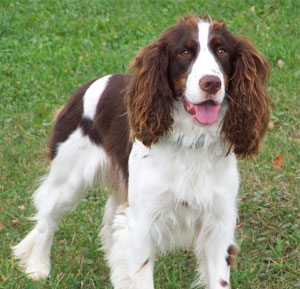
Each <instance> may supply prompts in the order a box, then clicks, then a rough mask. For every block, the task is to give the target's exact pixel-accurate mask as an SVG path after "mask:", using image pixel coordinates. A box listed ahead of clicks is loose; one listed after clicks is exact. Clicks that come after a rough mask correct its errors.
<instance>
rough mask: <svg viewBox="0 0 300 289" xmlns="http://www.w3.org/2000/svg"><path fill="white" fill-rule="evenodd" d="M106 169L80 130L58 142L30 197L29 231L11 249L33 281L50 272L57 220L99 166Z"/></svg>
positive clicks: (76, 199)
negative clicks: (31, 225)
mask: <svg viewBox="0 0 300 289" xmlns="http://www.w3.org/2000/svg"><path fill="white" fill-rule="evenodd" d="M106 166H107V157H106V153H105V152H104V150H103V149H102V148H100V147H98V146H96V145H95V144H93V143H92V142H91V141H90V140H89V138H88V136H83V134H82V132H81V130H80V129H77V130H75V131H74V132H73V133H72V134H71V135H70V137H69V138H68V139H67V140H66V141H65V142H64V143H62V144H61V145H60V146H59V148H58V152H57V155H56V157H55V158H54V160H53V161H52V163H51V168H50V172H49V174H48V175H47V176H46V177H44V180H43V181H42V184H41V185H40V187H39V188H38V189H37V191H36V192H35V194H34V197H33V199H34V204H35V206H36V208H37V211H38V212H37V214H36V215H35V216H34V218H33V219H34V220H36V225H35V227H34V228H33V230H32V231H31V232H30V233H29V234H28V235H27V236H26V238H25V239H24V240H23V241H21V242H20V243H19V244H18V245H17V246H15V247H14V248H13V250H14V255H15V257H16V258H18V259H20V264H21V267H22V268H23V269H24V271H25V273H32V274H30V277H32V278H33V279H40V278H45V277H47V275H48V274H49V272H50V249H51V244H52V239H53V235H54V233H55V231H56V228H57V226H58V223H59V221H60V219H61V217H62V216H63V215H64V214H65V213H68V212H70V211H72V210H74V209H75V208H76V206H77V205H78V203H79V201H80V200H81V198H82V197H83V193H84V190H86V189H87V188H88V187H89V186H91V185H92V184H93V182H94V179H95V177H96V176H97V173H98V170H99V168H100V167H102V168H105V167H106Z"/></svg>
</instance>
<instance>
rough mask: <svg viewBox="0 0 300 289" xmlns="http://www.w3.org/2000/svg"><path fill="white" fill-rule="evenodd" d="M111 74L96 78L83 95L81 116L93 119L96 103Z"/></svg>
mask: <svg viewBox="0 0 300 289" xmlns="http://www.w3.org/2000/svg"><path fill="white" fill-rule="evenodd" d="M110 77H111V75H107V76H105V77H102V78H99V79H97V80H96V81H95V82H93V83H92V84H91V86H90V87H89V88H88V89H87V91H86V92H85V94H84V96H83V117H84V118H89V119H94V117H95V114H96V108H97V104H98V102H99V100H100V97H101V95H102V93H103V91H104V90H105V88H106V86H107V83H108V80H109V78H110Z"/></svg>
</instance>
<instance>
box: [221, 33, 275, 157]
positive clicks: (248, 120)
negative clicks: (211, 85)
mask: <svg viewBox="0 0 300 289" xmlns="http://www.w3.org/2000/svg"><path fill="white" fill-rule="evenodd" d="M235 51H236V53H237V54H236V58H235V61H234V72H233V76H232V77H231V79H230V80H229V87H228V89H229V94H230V96H231V99H230V100H229V107H228V111H227V113H226V115H225V119H224V123H223V127H222V131H223V132H224V133H225V137H226V138H227V140H229V142H230V143H231V146H232V148H233V151H234V152H235V154H237V155H238V156H242V157H247V156H250V155H256V154H257V153H258V150H259V144H260V142H261V140H262V138H263V136H264V134H265V132H266V129H267V125H268V120H269V111H268V105H269V100H268V95H267V91H266V82H267V80H268V76H269V71H270V68H269V65H268V63H267V61H266V59H265V58H264V57H263V56H262V55H260V54H259V53H258V52H257V50H256V49H255V48H254V46H253V45H252V44H251V43H250V42H249V41H247V40H244V39H239V38H237V39H236V45H235Z"/></svg>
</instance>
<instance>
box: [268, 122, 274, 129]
mask: <svg viewBox="0 0 300 289" xmlns="http://www.w3.org/2000/svg"><path fill="white" fill-rule="evenodd" d="M268 129H269V130H273V129H274V121H273V120H270V121H269V123H268Z"/></svg>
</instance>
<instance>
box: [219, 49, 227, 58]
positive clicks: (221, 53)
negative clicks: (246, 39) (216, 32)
mask: <svg viewBox="0 0 300 289" xmlns="http://www.w3.org/2000/svg"><path fill="white" fill-rule="evenodd" d="M226 54H227V51H226V49H225V48H223V47H219V48H218V49H217V55H218V56H221V57H222V56H225V55H226Z"/></svg>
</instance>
